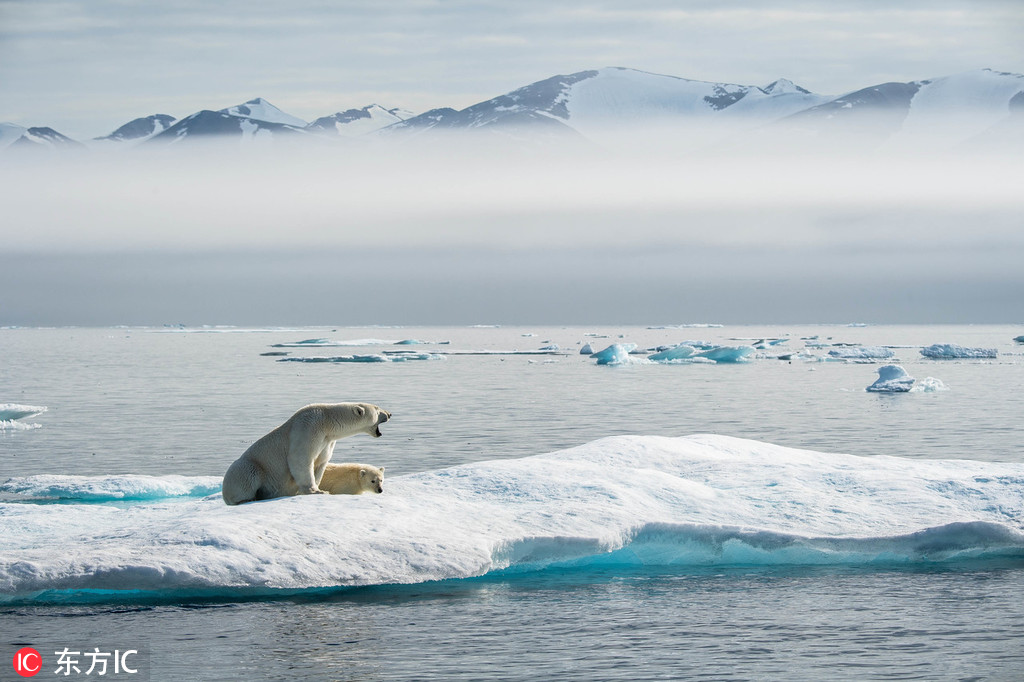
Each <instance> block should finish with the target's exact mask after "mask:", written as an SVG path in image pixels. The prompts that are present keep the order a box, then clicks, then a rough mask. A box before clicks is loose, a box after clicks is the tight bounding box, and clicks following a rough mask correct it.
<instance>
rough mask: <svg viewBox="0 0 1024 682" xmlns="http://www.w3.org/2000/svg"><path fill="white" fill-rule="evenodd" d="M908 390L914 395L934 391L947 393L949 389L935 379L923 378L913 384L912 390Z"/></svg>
mask: <svg viewBox="0 0 1024 682" xmlns="http://www.w3.org/2000/svg"><path fill="white" fill-rule="evenodd" d="M910 390H911V391H913V392H915V393H935V392H936V391H948V390H949V388H947V387H946V384H944V383H942V382H941V381H940V380H938V379H936V378H935V377H925V378H924V379H921V380H920V381H918V382H917V383H915V384H914V388H912V389H910Z"/></svg>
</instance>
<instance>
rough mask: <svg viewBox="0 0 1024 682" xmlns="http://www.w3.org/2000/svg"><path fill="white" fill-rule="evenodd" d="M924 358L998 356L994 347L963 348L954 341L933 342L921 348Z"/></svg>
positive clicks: (997, 351)
mask: <svg viewBox="0 0 1024 682" xmlns="http://www.w3.org/2000/svg"><path fill="white" fill-rule="evenodd" d="M921 355H923V356H925V357H926V358H940V359H942V358H950V359H958V358H995V357H998V356H999V350H998V349H996V348H965V347H964V346H958V345H956V344H955V343H935V344H932V345H930V346H928V347H927V348H922V349H921Z"/></svg>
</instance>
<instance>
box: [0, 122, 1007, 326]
mask: <svg viewBox="0 0 1024 682" xmlns="http://www.w3.org/2000/svg"><path fill="white" fill-rule="evenodd" d="M696 130H697V131H699V129H696ZM691 132H693V131H691ZM716 135H717V137H716ZM659 139H671V140H675V141H676V142H678V144H677V145H675V146H673V145H672V144H668V143H666V144H661V145H658V144H657V143H656V141H657V140H659ZM704 139H705V140H711V141H715V140H720V139H723V138H722V136H721V130H717V131H710V130H709V131H707V132H706V135H704ZM724 139H728V140H731V142H730V143H729V144H727V145H725V146H719V147H715V146H714V145H712V146H711V147H710V148H709V146H708V145H705V146H704V147H701V148H699V149H694V148H693V147H692V146H690V143H689V141H688V140H687V139H684V138H682V137H677V138H666V137H665V136H664V135H662V134H660V131H658V130H657V129H653V130H651V131H649V134H648V135H644V136H641V137H634V138H633V139H632V140H630V144H628V145H625V144H621V140H620V143H619V144H616V145H613V144H610V143H609V144H596V143H593V142H591V141H581V140H580V139H575V138H572V139H565V140H554V141H551V140H549V141H546V142H544V143H543V144H542V143H540V142H538V141H537V140H526V139H517V138H515V137H514V136H513V137H499V136H496V135H494V134H486V133H477V134H476V135H467V136H454V135H451V136H443V135H435V136H432V137H431V138H430V139H415V140H408V141H406V142H404V143H398V142H395V141H382V140H377V141H375V142H367V141H351V140H349V141H342V142H341V143H339V144H336V145H329V146H328V147H326V148H313V147H303V146H301V145H300V146H295V147H293V146H289V145H283V144H281V143H280V142H279V141H274V142H272V143H268V144H249V145H239V144H238V143H237V142H236V143H230V144H229V143H220V142H218V143H213V144H208V145H202V146H200V145H192V146H189V147H186V146H181V147H180V148H176V147H171V148H168V149H146V148H144V147H143V148H137V149H129V150H121V151H120V152H117V153H114V152H104V151H102V150H99V151H95V152H92V153H88V154H82V155H79V156H77V157H74V158H56V157H47V158H31V157H26V156H23V155H19V156H14V155H10V154H8V155H5V156H4V157H3V158H0V205H2V206H3V207H4V213H5V215H6V219H5V227H4V228H3V243H2V247H0V303H2V305H0V324H28V325H32V324H160V323H170V322H174V323H176V322H186V323H190V324H202V323H210V324H216V323H232V324H299V323H304V324H319V323H324V324H333V323H348V324H361V323H371V324H373V323H377V324H380V323H384V324H405V323H431V322H433V323H446V324H457V323H474V322H481V321H488V322H489V321H495V322H531V323H538V322H541V323H559V322H562V323H573V322H576V323H585V322H598V321H606V322H623V323H646V322H677V321H689V320H705V319H714V320H717V321H725V322H741V321H742V322H769V321H824V322H845V321H850V320H854V319H857V320H867V321H874V322H918V321H920V322H926V321H946V322H993V321H1016V320H1019V319H1022V318H1024V305H1022V304H1021V303H1019V301H1022V300H1024V274H1022V273H1021V272H1020V268H1019V266H1018V264H1019V263H1020V262H1024V233H1022V232H1021V230H1020V229H1019V226H1020V222H1019V216H1020V214H1021V209H1022V208H1024V198H1022V197H1021V196H1020V192H1019V187H1017V185H1016V180H1017V179H1018V178H1019V177H1021V170H1022V168H1021V165H1022V164H1021V162H1020V160H1019V157H1014V156H1013V155H1011V154H994V153H988V152H986V153H983V154H966V153H963V154H960V153H951V152H942V153H938V152H936V153H928V154H923V153H922V152H921V151H920V149H916V150H914V151H913V152H912V153H911V152H905V151H893V150H889V151H879V152H867V151H863V150H858V149H857V147H856V145H855V144H851V145H848V146H845V147H844V148H843V150H842V152H841V153H837V152H835V150H834V149H830V148H823V149H822V150H821V151H820V152H818V151H815V147H814V146H813V145H808V144H803V145H802V146H799V147H794V146H791V145H788V143H787V144H783V143H782V141H779V144H775V145H768V144H760V145H758V146H754V145H744V144H743V138H742V136H739V135H731V136H727V138H724ZM258 141H259V140H256V142H258ZM853 142H855V140H854V141H853ZM353 291H358V292H362V293H361V296H362V297H363V300H372V301H373V303H372V304H369V305H361V306H356V307H355V309H354V308H353V306H352V305H350V301H349V297H350V296H351V293H350V292H353ZM311 292H318V293H315V294H311ZM326 292H330V293H326Z"/></svg>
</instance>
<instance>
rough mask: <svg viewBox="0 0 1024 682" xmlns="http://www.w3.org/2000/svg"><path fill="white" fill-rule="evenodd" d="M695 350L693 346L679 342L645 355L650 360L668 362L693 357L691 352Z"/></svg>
mask: <svg viewBox="0 0 1024 682" xmlns="http://www.w3.org/2000/svg"><path fill="white" fill-rule="evenodd" d="M696 352H697V351H696V349H695V348H694V347H693V346H686V345H683V344H679V345H678V346H672V347H670V348H666V349H665V350H662V351H659V352H657V353H652V354H651V355H648V356H647V359H648V360H650V361H652V362H669V361H671V360H685V359H687V358H691V357H693V354H694V353H696Z"/></svg>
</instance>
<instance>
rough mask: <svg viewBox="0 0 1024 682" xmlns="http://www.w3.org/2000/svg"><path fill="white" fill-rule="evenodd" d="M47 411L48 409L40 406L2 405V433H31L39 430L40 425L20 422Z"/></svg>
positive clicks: (0, 420)
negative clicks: (33, 430)
mask: <svg viewBox="0 0 1024 682" xmlns="http://www.w3.org/2000/svg"><path fill="white" fill-rule="evenodd" d="M46 410H47V408H46V407H43V406H40V405H19V404H17V403H0V431H30V430H32V429H38V428H39V427H40V425H39V424H28V423H26V422H23V421H20V420H22V419H25V418H26V417H34V416H36V415H37V414H42V413H43V412H46Z"/></svg>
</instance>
